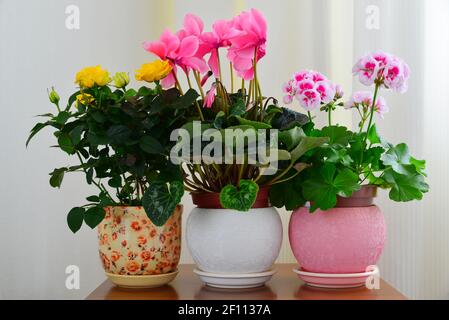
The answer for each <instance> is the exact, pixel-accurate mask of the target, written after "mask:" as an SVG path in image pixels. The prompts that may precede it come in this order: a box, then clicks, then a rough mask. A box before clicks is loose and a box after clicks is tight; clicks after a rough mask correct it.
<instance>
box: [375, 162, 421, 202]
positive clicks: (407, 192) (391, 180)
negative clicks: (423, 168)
mask: <svg viewBox="0 0 449 320" xmlns="http://www.w3.org/2000/svg"><path fill="white" fill-rule="evenodd" d="M403 170H404V172H405V174H400V173H398V172H396V171H394V170H393V169H392V168H390V169H388V170H386V171H385V173H384V176H383V178H384V179H385V181H386V182H387V183H388V184H389V185H390V186H391V190H390V193H389V196H390V199H391V200H394V201H398V202H405V201H411V200H421V199H422V197H423V193H426V192H427V191H429V185H428V184H427V183H425V182H424V177H423V176H422V175H421V174H419V172H417V171H416V168H415V166H414V165H412V164H410V165H404V166H403Z"/></svg>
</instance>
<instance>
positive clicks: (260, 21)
mask: <svg viewBox="0 0 449 320" xmlns="http://www.w3.org/2000/svg"><path fill="white" fill-rule="evenodd" d="M266 38H267V24H266V21H265V18H264V17H263V16H262V14H261V13H260V12H259V11H257V10H255V9H251V10H250V11H248V12H242V13H241V14H240V15H238V16H236V17H234V18H233V19H232V20H218V21H216V22H215V23H214V24H213V25H212V31H210V32H204V24H203V21H202V20H201V19H200V18H199V17H197V16H195V15H193V14H187V15H186V16H185V18H184V23H183V28H182V29H181V30H180V31H178V32H177V33H176V34H174V33H172V32H171V31H169V30H166V31H164V32H163V33H162V35H161V36H160V38H159V40H158V41H152V42H145V43H144V44H143V47H144V49H145V50H147V51H148V52H151V53H153V54H155V55H157V56H158V57H159V58H161V59H162V60H168V61H169V62H170V64H171V65H172V66H173V72H172V73H171V74H170V75H169V76H167V77H166V78H165V79H163V81H162V85H163V86H164V87H166V88H167V87H171V86H173V85H174V84H175V81H176V74H177V72H178V68H181V69H182V70H183V71H184V72H185V73H186V74H187V75H188V74H189V72H190V71H191V70H193V71H195V72H198V73H200V74H205V73H206V74H207V73H208V72H209V71H212V73H213V74H214V75H215V77H216V78H218V77H219V76H220V74H219V73H220V70H219V69H220V68H219V49H220V48H226V49H227V58H228V59H229V60H230V62H232V64H233V68H234V69H235V71H236V72H237V74H238V75H239V76H240V77H242V78H243V79H245V80H251V79H253V77H254V63H255V62H257V61H258V60H260V59H261V58H262V57H263V56H264V55H265V48H266ZM254 59H255V61H254ZM206 60H207V63H206Z"/></svg>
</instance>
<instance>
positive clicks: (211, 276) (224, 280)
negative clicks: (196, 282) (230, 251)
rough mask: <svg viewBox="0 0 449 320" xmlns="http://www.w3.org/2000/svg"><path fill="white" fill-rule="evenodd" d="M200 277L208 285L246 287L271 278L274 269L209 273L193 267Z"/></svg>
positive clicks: (215, 286)
mask: <svg viewBox="0 0 449 320" xmlns="http://www.w3.org/2000/svg"><path fill="white" fill-rule="evenodd" d="M193 272H194V273H196V274H197V275H198V276H199V277H200V279H201V280H202V281H203V282H204V283H205V284H206V285H208V286H210V287H214V288H225V289H246V288H256V287H260V286H263V285H264V284H265V282H267V281H268V280H270V279H271V277H272V276H273V274H275V273H276V270H269V271H265V272H258V273H241V274H236V273H234V274H232V273H210V272H205V271H202V270H198V269H194V270H193Z"/></svg>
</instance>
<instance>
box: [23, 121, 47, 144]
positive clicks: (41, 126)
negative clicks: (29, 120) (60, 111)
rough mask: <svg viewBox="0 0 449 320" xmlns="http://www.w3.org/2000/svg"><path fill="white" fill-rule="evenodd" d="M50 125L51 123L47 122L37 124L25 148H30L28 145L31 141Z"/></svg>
mask: <svg viewBox="0 0 449 320" xmlns="http://www.w3.org/2000/svg"><path fill="white" fill-rule="evenodd" d="M49 125H50V122H45V123H42V122H39V123H37V124H36V125H35V126H34V127H33V128H32V129H31V131H30V135H29V136H28V139H27V141H26V143H25V146H27V147H28V144H29V143H30V141H31V139H33V137H34V136H35V135H36V134H37V133H38V132H39V131H41V130H42V129H43V128H45V127H46V126H49Z"/></svg>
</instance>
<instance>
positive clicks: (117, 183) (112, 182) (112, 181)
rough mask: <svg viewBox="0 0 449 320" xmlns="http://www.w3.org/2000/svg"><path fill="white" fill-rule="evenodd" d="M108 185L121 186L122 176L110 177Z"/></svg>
mask: <svg viewBox="0 0 449 320" xmlns="http://www.w3.org/2000/svg"><path fill="white" fill-rule="evenodd" d="M108 185H109V186H110V187H112V188H120V187H121V186H122V178H121V177H120V176H115V177H112V178H111V179H109V180H108Z"/></svg>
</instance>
